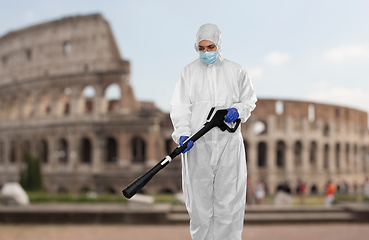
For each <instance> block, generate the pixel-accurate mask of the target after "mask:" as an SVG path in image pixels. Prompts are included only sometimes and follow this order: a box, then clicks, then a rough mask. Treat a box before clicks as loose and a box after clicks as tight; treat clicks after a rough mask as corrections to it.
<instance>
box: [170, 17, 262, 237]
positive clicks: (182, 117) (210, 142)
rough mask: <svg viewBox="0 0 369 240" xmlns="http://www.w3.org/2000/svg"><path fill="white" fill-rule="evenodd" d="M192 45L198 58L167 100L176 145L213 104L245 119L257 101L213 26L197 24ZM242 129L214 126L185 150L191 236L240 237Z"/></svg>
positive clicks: (243, 173) (231, 116) (243, 159)
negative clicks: (224, 50)
mask: <svg viewBox="0 0 369 240" xmlns="http://www.w3.org/2000/svg"><path fill="white" fill-rule="evenodd" d="M195 49H196V51H197V52H198V53H199V54H200V57H199V59H197V60H195V61H194V62H192V63H190V64H189V65H187V66H186V67H185V68H184V69H183V71H182V73H181V74H180V77H179V80H178V82H177V84H176V86H175V90H174V93H173V97H172V100H171V109H170V117H171V120H172V123H173V126H174V132H173V134H172V137H173V140H174V141H175V142H176V143H178V144H180V145H183V142H184V141H185V140H186V139H187V138H188V137H189V136H191V134H194V133H196V132H197V131H198V130H199V129H200V128H201V127H202V126H203V124H204V123H205V122H206V118H207V115H208V113H209V111H210V110H211V108H212V107H219V106H222V107H225V108H227V109H228V113H227V115H226V116H225V121H227V122H232V121H234V120H236V119H237V118H240V119H241V122H246V120H247V119H248V118H249V117H250V115H251V111H252V110H253V109H254V108H255V103H256V101H257V98H256V96H255V92H254V89H253V86H252V83H251V81H250V79H249V77H248V75H247V73H246V71H245V70H244V69H243V68H242V67H241V66H240V65H239V64H237V63H234V62H231V61H229V60H227V59H224V58H223V56H222V42H221V32H220V30H219V29H218V27H217V26H216V25H214V24H205V25H203V26H201V27H200V29H199V30H198V32H197V35H196V43H195ZM240 129H241V128H240V127H239V128H238V129H237V131H236V132H235V133H230V132H228V131H224V132H222V131H221V130H220V129H219V128H216V127H215V128H213V129H211V130H210V131H209V132H208V133H206V134H205V135H204V136H202V137H201V138H200V139H198V140H197V141H196V144H193V142H192V141H190V142H189V143H188V145H187V148H186V149H185V150H184V151H183V154H182V187H183V193H184V198H185V203H186V207H187V211H188V213H189V215H190V218H191V222H190V232H191V236H192V239H194V240H217V239H219V240H233V239H234V240H236V239H237V240H239V239H241V235H242V230H243V221H244V212H245V201H246V179H247V170H246V156H245V149H244V145H243V138H242V135H241V130H240ZM191 147H192V149H191ZM189 149H191V151H188V150H189Z"/></svg>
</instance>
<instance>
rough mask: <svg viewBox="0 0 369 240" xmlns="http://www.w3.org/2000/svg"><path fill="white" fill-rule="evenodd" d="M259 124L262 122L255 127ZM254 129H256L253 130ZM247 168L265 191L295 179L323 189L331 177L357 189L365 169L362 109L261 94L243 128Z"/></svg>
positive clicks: (368, 166)
mask: <svg viewBox="0 0 369 240" xmlns="http://www.w3.org/2000/svg"><path fill="white" fill-rule="evenodd" d="M260 126H263V127H260ZM255 130H259V131H256V132H255ZM243 135H244V139H245V145H246V146H247V155H248V158H247V162H248V164H247V165H248V174H249V178H250V179H251V182H252V183H254V184H255V183H257V182H258V181H260V180H262V181H264V182H265V184H266V186H267V188H268V190H269V192H270V193H274V192H275V190H276V188H277V186H278V185H279V184H282V183H284V182H286V181H287V182H288V183H289V185H290V187H291V188H292V190H293V191H294V190H295V188H296V187H297V182H298V180H302V181H304V182H306V183H307V186H308V192H314V191H312V189H313V188H315V189H316V190H317V192H318V193H324V190H325V184H326V183H327V181H328V180H332V181H333V182H334V183H335V184H337V185H339V186H340V187H341V189H340V190H341V191H342V188H343V182H344V181H346V182H347V184H348V185H349V192H350V193H355V192H356V193H359V192H361V190H362V189H361V187H362V184H363V182H364V179H365V176H366V175H367V174H368V173H369V158H368V157H369V139H368V127H367V113H366V112H363V111H360V110H356V109H352V108H347V107H342V106H334V105H327V104H318V103H313V102H302V101H288V100H278V99H261V100H259V101H258V103H257V108H256V109H255V111H254V112H253V113H252V116H251V118H250V119H249V120H248V122H247V123H246V126H245V128H244V129H243Z"/></svg>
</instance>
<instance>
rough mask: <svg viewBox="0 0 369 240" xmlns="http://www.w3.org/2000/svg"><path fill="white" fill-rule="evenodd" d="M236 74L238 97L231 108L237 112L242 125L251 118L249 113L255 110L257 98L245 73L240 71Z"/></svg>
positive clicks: (242, 70)
mask: <svg viewBox="0 0 369 240" xmlns="http://www.w3.org/2000/svg"><path fill="white" fill-rule="evenodd" d="M238 74H239V75H238V76H239V82H238V87H239V91H240V95H239V96H240V97H239V102H237V103H234V104H233V105H232V107H234V108H236V109H237V110H238V113H239V115H240V119H241V122H242V123H244V122H246V120H247V119H248V118H249V117H250V116H251V112H252V111H253V110H254V109H255V107H256V104H255V103H256V102H257V98H256V94H255V91H254V87H253V86H252V82H251V80H250V78H249V76H248V74H247V72H246V71H245V70H244V69H240V70H239V72H238Z"/></svg>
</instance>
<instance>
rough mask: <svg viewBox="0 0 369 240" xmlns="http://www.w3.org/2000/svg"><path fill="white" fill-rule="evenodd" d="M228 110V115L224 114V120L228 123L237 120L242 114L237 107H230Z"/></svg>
mask: <svg viewBox="0 0 369 240" xmlns="http://www.w3.org/2000/svg"><path fill="white" fill-rule="evenodd" d="M227 110H228V113H227V115H225V116H224V120H225V121H226V122H227V123H231V122H233V121H235V120H236V119H237V118H238V117H239V116H240V115H239V114H238V111H237V109H236V108H228V109H227Z"/></svg>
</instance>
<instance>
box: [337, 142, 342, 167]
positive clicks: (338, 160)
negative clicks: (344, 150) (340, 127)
mask: <svg viewBox="0 0 369 240" xmlns="http://www.w3.org/2000/svg"><path fill="white" fill-rule="evenodd" d="M340 151H341V147H340V144H339V143H337V144H336V168H337V169H340V167H341V166H340Z"/></svg>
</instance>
